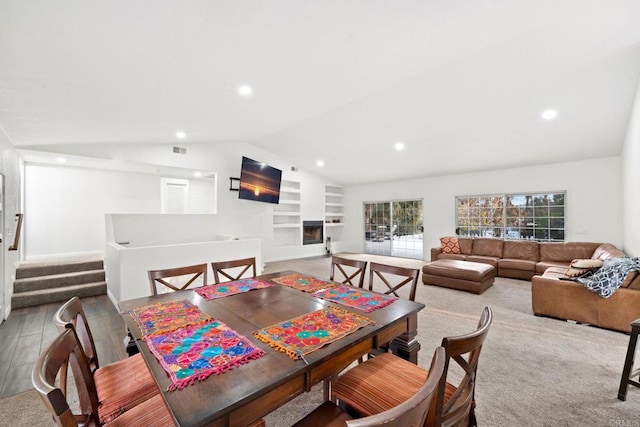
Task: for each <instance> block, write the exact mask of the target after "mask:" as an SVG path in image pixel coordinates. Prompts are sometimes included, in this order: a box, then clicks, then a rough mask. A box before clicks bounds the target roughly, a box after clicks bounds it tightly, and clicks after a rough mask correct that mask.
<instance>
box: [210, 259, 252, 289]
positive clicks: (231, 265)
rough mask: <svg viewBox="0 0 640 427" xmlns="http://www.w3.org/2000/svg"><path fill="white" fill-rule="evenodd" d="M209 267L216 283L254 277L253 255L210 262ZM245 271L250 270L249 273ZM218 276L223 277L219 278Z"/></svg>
mask: <svg viewBox="0 0 640 427" xmlns="http://www.w3.org/2000/svg"><path fill="white" fill-rule="evenodd" d="M211 268H212V269H213V280H214V281H215V282H216V284H217V283H220V282H226V281H234V280H238V279H241V278H243V277H256V259H255V257H252V258H242V259H234V260H231V261H216V262H212V263H211ZM247 272H250V273H251V275H250V276H248V275H246V273H247ZM220 276H223V277H224V278H223V279H221V278H220ZM225 279H226V280H225Z"/></svg>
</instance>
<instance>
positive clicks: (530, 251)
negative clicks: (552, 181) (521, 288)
mask: <svg viewBox="0 0 640 427" xmlns="http://www.w3.org/2000/svg"><path fill="white" fill-rule="evenodd" d="M458 243H459V246H460V252H461V253H460V254H447V253H442V248H440V247H438V248H433V249H431V261H435V260H438V259H457V260H464V261H472V262H482V263H486V264H490V265H492V266H493V267H494V268H495V269H496V272H497V276H499V277H509V278H515V279H523V280H531V303H532V309H533V313H534V314H535V315H538V316H549V317H555V318H559V319H566V320H574V321H577V322H580V323H588V324H591V325H595V326H600V327H603V328H607V329H614V330H617V331H622V332H630V330H631V327H630V323H631V322H632V321H633V320H635V319H638V318H640V275H636V274H634V273H631V274H629V275H628V276H627V279H626V280H625V282H624V283H623V284H622V286H621V287H620V289H618V290H617V291H616V292H615V293H614V294H613V295H612V296H611V297H609V298H603V297H601V296H599V295H598V294H596V293H594V292H592V291H590V290H589V289H587V288H586V287H584V286H583V285H582V284H581V283H579V282H575V281H571V280H562V279H564V278H565V275H564V273H565V271H566V270H567V268H568V267H569V264H570V263H571V261H572V260H574V259H601V260H605V259H607V258H609V257H621V256H625V254H624V253H623V252H622V251H621V250H619V249H618V248H616V247H615V246H614V245H612V244H609V243H592V242H565V243H549V242H530V241H511V240H502V239H491V238H475V239H473V238H462V237H461V238H459V239H458Z"/></svg>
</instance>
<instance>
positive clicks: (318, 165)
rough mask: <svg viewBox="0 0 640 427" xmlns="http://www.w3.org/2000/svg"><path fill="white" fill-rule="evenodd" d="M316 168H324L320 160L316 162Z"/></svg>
mask: <svg viewBox="0 0 640 427" xmlns="http://www.w3.org/2000/svg"><path fill="white" fill-rule="evenodd" d="M316 166H317V167H319V168H321V167H323V166H324V162H323V161H322V160H318V161H317V162H316Z"/></svg>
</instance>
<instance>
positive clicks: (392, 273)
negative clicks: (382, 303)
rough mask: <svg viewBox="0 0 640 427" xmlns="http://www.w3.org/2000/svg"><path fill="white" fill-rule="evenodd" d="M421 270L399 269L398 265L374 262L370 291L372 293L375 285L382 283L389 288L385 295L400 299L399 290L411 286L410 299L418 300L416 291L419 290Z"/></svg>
mask: <svg viewBox="0 0 640 427" xmlns="http://www.w3.org/2000/svg"><path fill="white" fill-rule="evenodd" d="M418 277H420V269H419V268H409V267H399V266H397V265H387V264H379V263H377V262H372V263H371V264H369V290H370V291H372V290H373V287H374V283H375V282H377V281H378V280H379V281H382V283H384V284H385V285H386V287H387V289H386V290H385V291H384V293H385V294H387V295H390V294H393V295H395V296H397V297H400V294H398V290H399V289H400V288H402V287H404V286H406V285H409V287H410V289H409V299H410V300H411V301H415V300H416V290H417V288H418Z"/></svg>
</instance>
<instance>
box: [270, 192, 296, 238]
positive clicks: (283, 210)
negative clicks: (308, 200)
mask: <svg viewBox="0 0 640 427" xmlns="http://www.w3.org/2000/svg"><path fill="white" fill-rule="evenodd" d="M300 193H301V192H300V182H298V181H291V180H282V182H281V184H280V202H279V203H278V204H277V205H275V206H274V207H273V239H274V245H275V246H294V245H299V244H301V243H302V217H301V213H300Z"/></svg>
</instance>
